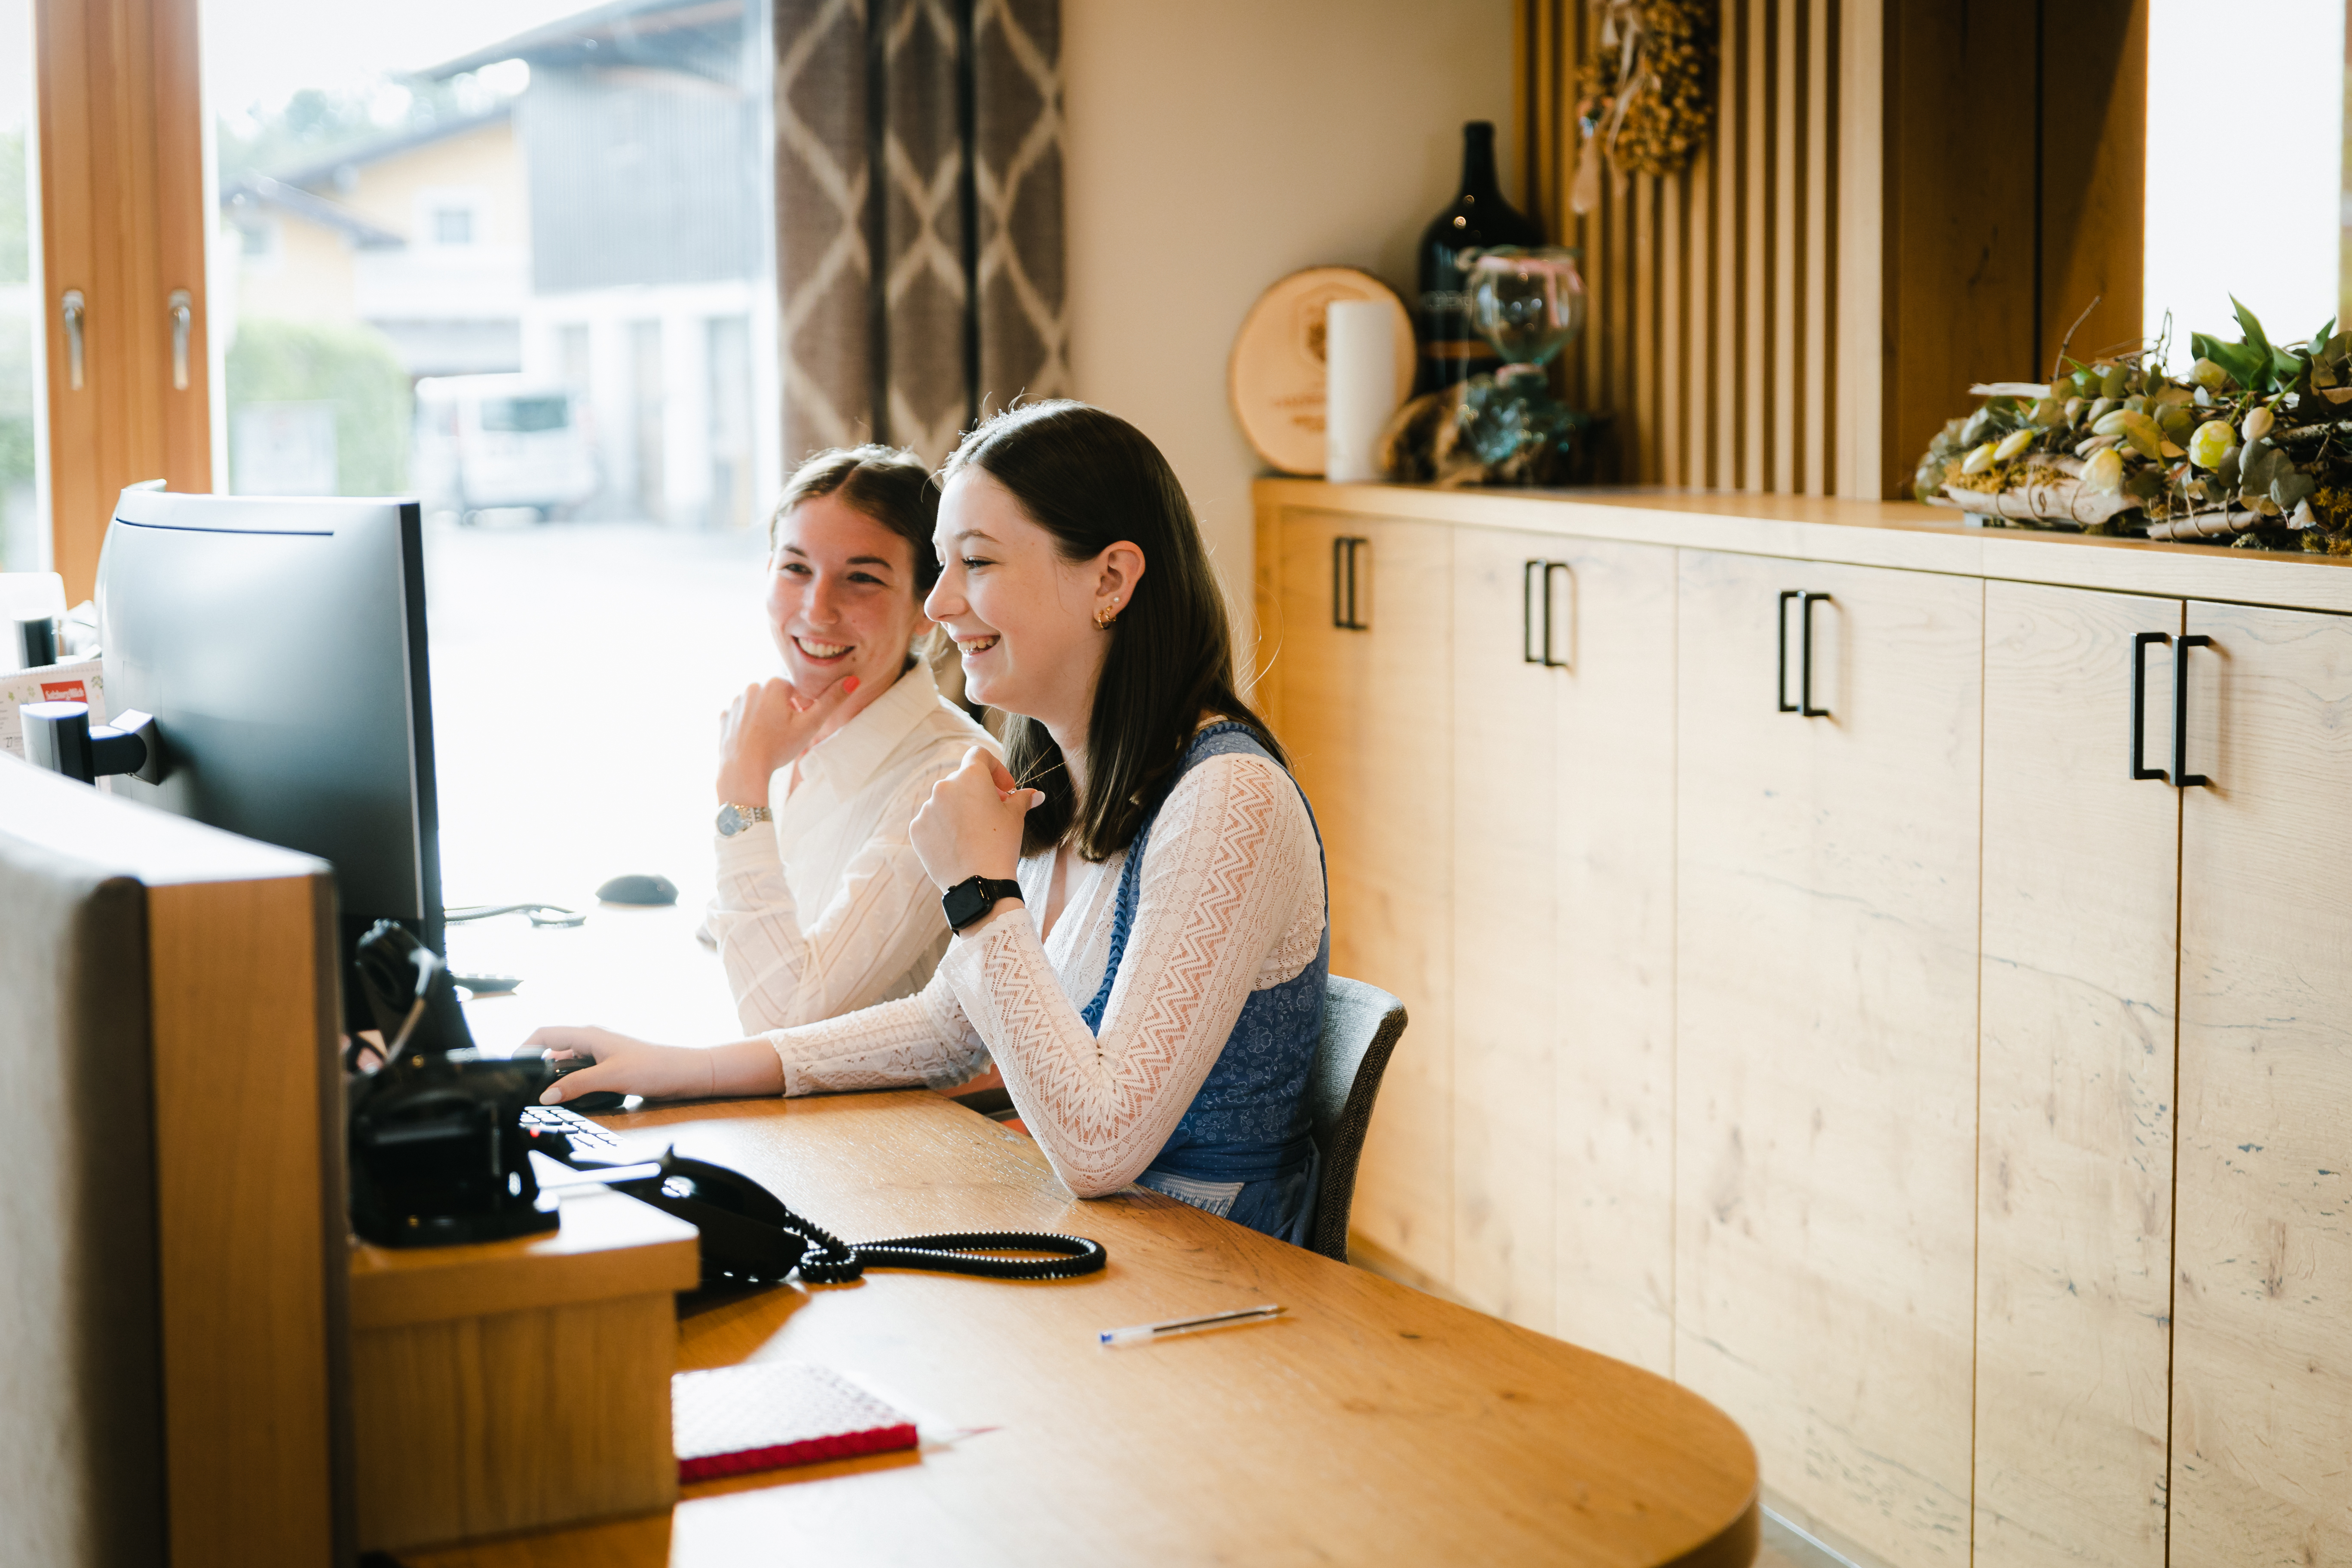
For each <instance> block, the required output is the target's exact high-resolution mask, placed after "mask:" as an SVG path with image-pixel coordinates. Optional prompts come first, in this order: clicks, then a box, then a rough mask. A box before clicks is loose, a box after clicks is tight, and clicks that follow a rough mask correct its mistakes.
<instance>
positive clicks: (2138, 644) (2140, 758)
mask: <svg viewBox="0 0 2352 1568" xmlns="http://www.w3.org/2000/svg"><path fill="white" fill-rule="evenodd" d="M2156 643H2162V644H2164V645H2165V646H2166V647H2171V646H2172V638H2171V637H2170V636H2169V635H2168V634H2166V633H2164V632H2142V633H2140V634H2139V635H2138V636H2137V637H2134V638H2132V657H2131V691H2132V704H2131V708H2132V742H2131V746H2132V752H2131V775H2132V777H2133V778H2135V779H2160V780H2162V781H2163V782H2164V783H2166V784H2170V783H2171V782H2172V775H2171V774H2169V773H2166V772H2165V771H2164V770H2163V769H2162V768H2151V767H2149V766H2147V650H2148V648H2149V647H2150V646H2151V645H2153V644H2156ZM2173 706H2174V707H2175V708H2178V707H2179V701H2178V700H2175V702H2174V704H2173Z"/></svg>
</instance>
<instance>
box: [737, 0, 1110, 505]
mask: <svg viewBox="0 0 2352 1568" xmlns="http://www.w3.org/2000/svg"><path fill="white" fill-rule="evenodd" d="M774 4H775V37H776V88H775V91H776V117H775V118H776V231H777V234H776V240H777V243H776V284H777V288H778V289H780V290H781V293H782V310H781V321H782V328H781V333H782V339H783V342H782V352H783V404H784V458H785V461H786V463H787V464H792V463H796V462H798V461H799V460H800V459H801V458H803V457H804V456H805V455H807V454H808V453H809V452H811V451H814V450H815V449H817V448H819V447H835V446H844V445H848V444H851V443H854V442H858V441H867V440H875V441H888V442H892V443H895V444H898V445H900V446H907V447H913V448H915V449H916V450H917V451H919V452H920V453H921V454H922V455H923V456H924V457H925V458H928V459H929V460H931V461H933V462H936V461H938V460H939V459H940V458H944V457H945V456H946V455H947V453H948V452H949V450H950V448H952V447H954V445H955V441H956V437H957V434H958V433H959V432H960V431H961V430H963V429H964V428H965V427H967V426H970V425H971V422H972V421H973V420H974V419H975V418H977V417H979V416H981V415H982V414H983V413H987V412H991V411H993V410H995V409H997V408H1001V407H1003V405H1006V404H1008V403H1010V402H1011V401H1012V400H1013V398H1014V397H1017V396H1023V395H1026V396H1028V397H1032V398H1036V397H1045V396H1055V395H1060V394H1062V393H1063V392H1064V391H1065V389H1066V387H1067V385H1068V383H1069V368H1068V367H1069V360H1068V354H1067V350H1066V344H1065V342H1064V314H1063V274H1062V78H1061V54H1062V44H1061V0H774Z"/></svg>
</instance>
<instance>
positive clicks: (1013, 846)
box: [907, 746, 1045, 892]
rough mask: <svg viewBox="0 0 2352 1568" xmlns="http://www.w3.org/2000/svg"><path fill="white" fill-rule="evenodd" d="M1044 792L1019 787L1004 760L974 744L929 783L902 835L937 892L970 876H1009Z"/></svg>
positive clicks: (1014, 868)
mask: <svg viewBox="0 0 2352 1568" xmlns="http://www.w3.org/2000/svg"><path fill="white" fill-rule="evenodd" d="M1044 799H1045V793H1044V792H1043V791H1041V790H1034V789H1023V788H1021V787H1019V786H1018V785H1017V784H1015V783H1014V782H1013V775H1012V774H1011V773H1008V772H1006V771H1005V767H1004V764H1003V763H1001V762H999V761H997V759H996V758H994V757H992V756H991V755H989V753H988V752H987V751H986V750H985V749H983V748H982V747H979V746H974V747H972V748H971V750H970V751H968V752H965V753H964V754H963V765H962V766H961V767H960V768H958V769H956V771H955V772H953V773H950V774H949V775H948V776H947V777H945V778H943V779H941V780H940V782H939V783H937V784H933V785H932V786H931V797H930V799H929V800H927V801H925V802H924V803H923V808H922V809H921V810H920V811H919V812H917V813H915V820H914V822H913V824H912V825H911V826H909V827H908V830H907V837H908V841H909V842H911V843H912V844H913V845H914V847H915V854H916V856H917V857H918V858H919V859H921V861H922V862H923V870H924V872H925V873H926V874H927V875H928V876H929V878H930V879H931V881H932V884H933V885H934V886H936V887H937V888H938V889H940V891H941V892H945V891H947V890H948V889H950V888H952V887H954V886H955V885H956V884H957V883H958V882H961V881H964V880H967V879H970V878H973V877H993V878H996V879H1000V880H1002V879H1009V878H1010V877H1011V876H1012V875H1013V872H1014V871H1015V870H1017V869H1019V868H1020V865H1021V829H1022V825H1023V822H1024V819H1025V818H1026V817H1027V816H1028V815H1029V813H1030V811H1031V810H1032V809H1034V807H1035V806H1036V805H1038V804H1039V803H1040V802H1042V801H1043V800H1044Z"/></svg>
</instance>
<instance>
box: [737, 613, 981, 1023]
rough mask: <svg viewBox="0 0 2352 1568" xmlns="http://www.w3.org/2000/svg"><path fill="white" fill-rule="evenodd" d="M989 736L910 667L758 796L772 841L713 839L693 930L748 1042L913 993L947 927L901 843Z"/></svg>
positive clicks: (941, 946) (920, 667)
mask: <svg viewBox="0 0 2352 1568" xmlns="http://www.w3.org/2000/svg"><path fill="white" fill-rule="evenodd" d="M976 745H977V746H984V747H986V748H987V749H988V750H989V751H991V752H998V753H999V754H1002V752H1001V749H1000V748H999V747H998V745H997V743H996V742H995V741H994V740H993V739H992V738H991V736H990V735H989V733H988V731H985V730H983V729H982V728H981V727H980V726H979V725H977V724H975V723H973V722H972V721H971V719H970V718H969V717H967V716H966V715H965V714H964V712H963V711H962V710H961V709H959V708H957V707H955V706H954V705H952V704H951V703H950V702H949V701H948V700H946V699H944V698H942V697H941V696H940V689H939V685H938V683H937V682H936V681H934V680H933V679H931V672H930V669H929V667H928V666H926V665H924V664H923V663H922V662H921V661H919V660H918V661H917V662H916V665H915V668H912V669H910V670H908V671H907V672H906V673H905V674H903V675H901V676H900V677H898V679H897V680H895V681H893V682H891V683H890V689H889V690H887V691H885V692H884V693H883V694H882V695H881V696H879V697H877V698H876V699H875V700H874V701H873V702H872V703H871V704H870V705H868V706H867V707H866V709H865V710H863V711H861V712H860V713H859V714H858V715H857V716H856V718H854V719H852V720H851V721H849V722H848V723H846V724H845V725H843V726H842V727H841V728H840V729H839V730H837V731H835V732H834V733H833V734H831V735H829V736H827V737H826V738H825V739H824V740H823V741H821V742H818V743H817V744H816V745H814V746H812V747H811V748H809V750H808V751H807V752H805V753H803V755H802V757H801V759H800V782H799V784H798V785H797V787H794V788H793V789H792V791H791V793H790V794H789V795H786V794H785V784H784V782H783V781H784V779H785V777H786V775H785V774H784V773H779V774H778V775H777V778H776V780H774V781H772V783H771V784H770V786H769V798H770V800H771V801H772V803H774V811H775V825H774V826H775V831H774V832H773V833H761V832H758V831H756V830H755V831H751V832H745V833H738V834H736V835H734V836H733V837H719V839H718V853H719V889H718V892H717V893H716V894H715V895H714V896H713V897H712V899H711V900H710V910H709V918H708V919H707V920H706V921H705V922H704V925H703V935H704V937H705V939H706V940H708V941H710V942H714V943H715V944H716V945H717V946H718V949H719V956H720V957H721V958H722V959H723V960H725V962H726V966H727V983H728V984H729V986H730V987H731V988H732V989H733V991H734V993H735V1011H736V1014H737V1016H738V1017H739V1018H740V1020H741V1021H742V1025H743V1029H744V1032H745V1033H746V1034H759V1033H761V1032H763V1031H766V1030H769V1029H782V1028H789V1027H792V1026H795V1025H800V1024H810V1023H814V1022H816V1021H818V1020H820V1019H824V1018H833V1017H837V1016H840V1015H842V1014H844V1013H852V1012H856V1010H857V1009H858V1008H861V1007H870V1006H872V1005H874V1004H876V1003H877V1002H887V1001H890V1000H892V999H894V998H896V997H900V996H909V995H912V994H914V993H916V992H917V991H919V990H921V989H922V987H923V984H924V983H925V982H926V981H928V980H929V979H930V977H931V972H932V971H933V970H934V969H936V968H938V967H939V962H940V954H941V953H942V952H946V951H947V945H948V938H949V935H950V932H949V931H948V922H947V916H946V915H945V914H944V913H943V912H942V911H941V910H940V894H939V889H936V888H934V887H932V886H931V881H930V879H929V877H928V876H926V875H925V874H924V872H923V867H922V862H921V861H920V860H919V859H918V858H916V855H915V851H914V847H913V846H912V845H911V844H909V843H908V838H907V828H908V824H909V823H911V822H912V821H913V820H914V816H915V813H916V812H917V811H918V810H919V809H921V807H922V805H923V802H924V801H925V800H927V799H929V796H930V793H931V785H933V784H936V783H938V782H939V781H940V780H941V779H943V778H945V777H947V776H948V775H949V774H950V773H953V772H955V770H956V769H957V768H958V767H959V766H961V763H962V762H963V758H964V753H965V752H967V751H969V750H970V749H971V747H973V746H976Z"/></svg>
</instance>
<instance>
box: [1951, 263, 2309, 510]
mask: <svg viewBox="0 0 2352 1568" xmlns="http://www.w3.org/2000/svg"><path fill="white" fill-rule="evenodd" d="M2231 304H2232V305H2234V306H2236V307H2237V314H2238V326H2239V328H2240V331H2241V332H2242V336H2241V338H2240V339H2239V341H2238V342H2223V341H2222V340H2221V339H2220V338H2216V337H2210V336H2208V335H2206V334H2205V333H2203V332H2197V333H2192V334H2191V335H2190V338H2189V346H2190V348H2191V349H2192V350H2193V351H2194V353H2196V356H2197V358H2196V363H2195V364H2194V365H2193V366H2191V368H2190V370H2189V375H2188V379H2187V380H2186V381H2175V380H2173V379H2171V378H2170V377H2168V376H2167V375H2166V374H2165V373H2164V371H2163V370H2162V368H2161V366H2162V364H2163V362H2164V351H2165V347H2166V342H2165V339H2164V338H2162V337H2159V338H2158V340H2157V342H2155V343H2154V344H2153V345H2150V346H2146V347H2143V348H2139V349H2135V350H2133V351H2131V352H2129V353H2119V354H2116V355H2114V356H2113V357H2108V358H2100V359H2097V360H2095V361H2094V362H2093V363H2087V364H2085V363H2079V362H2075V361H2072V360H2069V359H2067V358H2066V357H2065V351H2064V349H2063V348H2062V349H2061V350H2060V351H2059V360H2058V371H2059V374H2057V375H2056V376H2055V377H2054V378H2053V380H2051V381H2050V382H2048V383H2041V382H1993V383H1990V384H1979V385H1976V386H1972V387H1970V388H1969V391H1970V392H1971V393H1973V394H1975V395H1978V396H1979V397H1981V398H1983V399H1984V401H1983V402H1982V403H1981V404H1980V405H1979V406H1978V408H1977V410H1976V412H1975V413H1973V414H1971V415H1969V416H1967V417H1966V418H1963V419H1954V420H1951V421H1950V422H1948V424H1946V425H1945V426H1944V428H1943V429H1942V430H1941V431H1940V432H1938V433H1937V436H1936V438H1935V439H1934V440H1933V441H1931V442H1930V443H1929V444H1928V447H1927V453H1926V455H1925V456H1924V457H1922V458H1920V459H1919V467H1918V472H1917V473H1916V476H1915V477H1914V480H1913V489H1914V493H1915V494H1916V495H1917V496H1918V498H1919V499H1920V500H1924V501H1927V502H1928V503H1929V504H1931V505H1937V506H1949V507H1957V508H1958V509H1959V510H1963V511H1966V512H1969V513H1971V514H1973V515H1975V516H1976V517H1978V518H1979V519H1981V520H1982V521H1984V522H1986V523H1990V524H1996V525H2006V526H2015V527H2025V528H2056V529H2066V530H2072V531H2080V532H2084V533H2102V534H2117V535H2125V536H2128V537H2133V538H2146V539H2157V540H2165V541H2169V542H2176V543H2205V544H2226V545H2230V546H2233V547H2238V548H2246V549H2263V550H2295V549H2301V550H2305V551H2308V552H2313V553H2322V554H2333V555H2352V408H2347V407H2346V406H2345V405H2347V404H2352V333H2338V332H2336V323H2335V322H2334V321H2329V322H2328V323H2327V324H2326V326H2324V327H2322V328H2320V329H2319V331H2316V332H2314V333H2313V334H2312V335H2311V337H2310V338H2309V340H2307V341H2306V342H2300V343H2290V344H2287V345H2285V346H2284V347H2281V346H2279V345H2276V344H2273V342H2271V341H2270V338H2269V336H2268V334H2266V333H2265V332H2264V331H2263V324H2262V323H2261V322H2260V321H2257V320H2255V319H2254V314H2253V312H2252V311H2251V310H2247V309H2246V308H2245V306H2243V305H2242V304H2239V303H2238V301H2237V300H2234V299H2233V300H2231ZM2167 331H2169V327H2168V329H2167Z"/></svg>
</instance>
